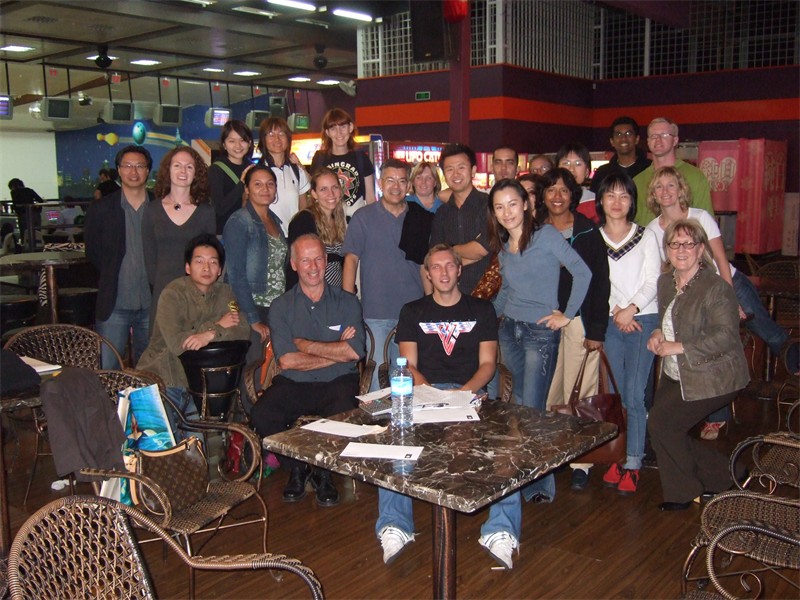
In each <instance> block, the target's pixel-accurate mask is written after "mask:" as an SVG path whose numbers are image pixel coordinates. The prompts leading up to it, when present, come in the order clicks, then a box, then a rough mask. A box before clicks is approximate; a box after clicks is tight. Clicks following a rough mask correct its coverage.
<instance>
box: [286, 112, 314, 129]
mask: <svg viewBox="0 0 800 600" xmlns="http://www.w3.org/2000/svg"><path fill="white" fill-rule="evenodd" d="M286 121H287V123H289V129H291V130H292V131H308V130H309V128H310V127H311V117H309V116H308V115H306V114H303V113H292V114H290V115H289V118H288V119H287V120H286Z"/></svg>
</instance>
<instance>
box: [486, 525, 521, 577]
mask: <svg viewBox="0 0 800 600" xmlns="http://www.w3.org/2000/svg"><path fill="white" fill-rule="evenodd" d="M478 543H479V544H480V545H481V546H483V547H484V548H486V550H488V551H489V554H491V555H492V558H493V559H495V560H496V561H497V563H498V564H499V565H500V566H502V567H505V568H506V569H509V570H511V569H512V568H513V567H514V561H513V560H512V558H511V556H512V554H513V553H514V549H515V548H516V547H517V539H516V538H515V537H514V536H513V535H511V534H510V533H508V532H507V531H497V532H495V533H490V534H489V535H483V536H481V537H480V539H479V540H478Z"/></svg>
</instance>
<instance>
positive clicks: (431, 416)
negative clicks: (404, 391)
mask: <svg viewBox="0 0 800 600" xmlns="http://www.w3.org/2000/svg"><path fill="white" fill-rule="evenodd" d="M480 420H481V418H480V417H479V416H478V413H477V412H476V411H475V409H474V408H471V407H468V408H439V409H436V410H414V425H419V424H420V423H457V422H460V421H471V422H477V421H480Z"/></svg>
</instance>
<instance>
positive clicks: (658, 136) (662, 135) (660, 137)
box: [647, 133, 675, 142]
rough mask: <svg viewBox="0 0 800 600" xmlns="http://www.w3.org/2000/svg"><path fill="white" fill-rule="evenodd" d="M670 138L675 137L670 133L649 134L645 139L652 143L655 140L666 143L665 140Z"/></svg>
mask: <svg viewBox="0 0 800 600" xmlns="http://www.w3.org/2000/svg"><path fill="white" fill-rule="evenodd" d="M671 137H675V136H674V135H673V134H671V133H651V134H650V135H648V136H647V139H648V140H651V141H653V142H654V141H656V140H665V141H666V139H667V138H671Z"/></svg>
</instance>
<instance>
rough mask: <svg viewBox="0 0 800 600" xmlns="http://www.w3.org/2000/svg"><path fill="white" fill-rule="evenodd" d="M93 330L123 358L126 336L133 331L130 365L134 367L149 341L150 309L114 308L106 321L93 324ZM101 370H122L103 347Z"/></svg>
mask: <svg viewBox="0 0 800 600" xmlns="http://www.w3.org/2000/svg"><path fill="white" fill-rule="evenodd" d="M95 329H96V330H97V333H99V334H100V335H102V336H103V337H104V338H106V339H107V340H108V341H109V342H111V345H112V346H114V349H115V350H116V351H117V352H119V355H120V356H125V349H126V348H127V347H128V336H129V335H130V332H131V330H133V356H131V357H130V359H131V360H130V364H131V365H132V366H134V367H135V366H136V363H138V362H139V358H140V357H141V356H142V353H143V352H144V350H145V348H147V343H148V342H149V341H150V309H147V308H140V309H129V308H115V309H114V311H113V312H112V313H111V315H110V316H109V317H108V319H106V320H105V321H97V322H96V323H95ZM103 368H104V369H120V368H122V365H118V364H117V360H116V358H114V355H113V354H112V353H111V351H110V350H109V349H108V348H106V347H105V346H104V347H103Z"/></svg>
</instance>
